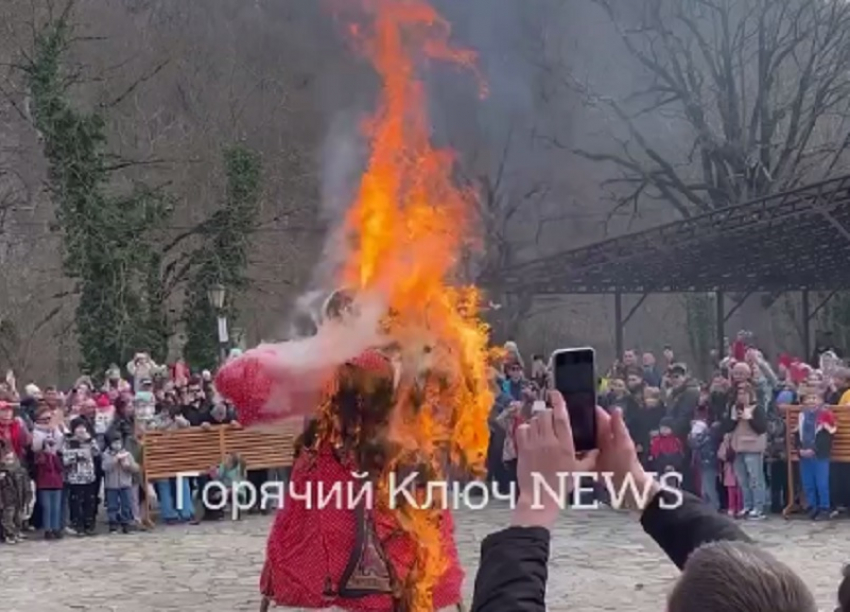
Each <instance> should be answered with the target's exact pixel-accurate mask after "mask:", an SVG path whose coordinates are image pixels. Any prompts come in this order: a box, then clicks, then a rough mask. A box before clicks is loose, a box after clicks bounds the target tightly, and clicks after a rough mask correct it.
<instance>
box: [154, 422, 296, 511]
mask: <svg viewBox="0 0 850 612" xmlns="http://www.w3.org/2000/svg"><path fill="white" fill-rule="evenodd" d="M301 430H302V423H301V422H300V421H299V422H297V423H293V424H292V425H289V424H287V425H282V426H281V427H280V430H279V431H274V432H262V431H254V430H250V429H242V428H240V427H234V426H231V425H218V426H214V427H210V428H206V429H205V428H201V427H189V428H186V429H177V430H174V431H151V432H146V433H145V434H144V435H143V436H142V439H141V442H142V467H143V471H142V474H143V486H144V488H145V493H147V492H148V491H149V490H150V483H151V482H152V481H155V480H162V479H165V478H175V477H176V476H177V475H178V474H181V473H185V472H200V473H201V474H203V473H206V472H208V471H209V470H210V469H211V468H213V467H215V466H218V465H219V464H220V463H221V462H222V461H223V460H224V458H225V456H226V455H228V454H230V453H237V454H239V455H240V456H241V457H242V459H243V460H244V461H245V465H246V467H247V469H249V470H263V469H272V468H285V467H291V466H292V462H293V458H294V457H293V455H294V445H295V439H296V437H297V436H298V435H299V434H300V433H301ZM146 497H147V503H146V504H145V506H144V508H143V513H144V520H145V522H146V523H148V524H150V523H151V521H150V517H151V505H150V496H146Z"/></svg>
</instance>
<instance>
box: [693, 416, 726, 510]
mask: <svg viewBox="0 0 850 612" xmlns="http://www.w3.org/2000/svg"><path fill="white" fill-rule="evenodd" d="M719 436H720V423H713V424H711V425H709V424H708V405H707V404H706V405H704V406H701V407H700V408H699V409H697V412H696V414H695V418H694V420H693V421H692V422H691V433H690V434H689V435H688V446H690V448H691V450H692V451H693V458H694V467H695V468H696V471H697V478H698V479H697V482H699V483H700V495H701V497H702V499H703V500H704V501H705V502H706V503H708V504H709V505H710V506H711V507H712V508H714V509H715V510H720V497H719V495H718V493H717V476H718V473H717V464H718V461H717V451H718V450H719V447H720V444H719V442H720V440H719Z"/></svg>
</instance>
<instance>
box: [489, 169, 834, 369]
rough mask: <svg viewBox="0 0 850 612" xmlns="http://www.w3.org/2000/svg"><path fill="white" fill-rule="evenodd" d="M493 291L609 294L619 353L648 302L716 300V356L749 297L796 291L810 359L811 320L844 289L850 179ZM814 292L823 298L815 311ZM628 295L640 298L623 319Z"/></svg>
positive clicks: (612, 244) (686, 225)
mask: <svg viewBox="0 0 850 612" xmlns="http://www.w3.org/2000/svg"><path fill="white" fill-rule="evenodd" d="M499 285H500V286H502V287H504V288H505V290H506V291H507V292H509V293H533V294H536V295H554V294H613V295H614V299H615V317H616V325H617V330H616V345H617V353H618V354H622V352H623V347H624V330H625V325H626V324H627V323H628V322H629V320H630V319H631V318H632V316H634V314H635V312H636V311H637V310H638V308H640V306H641V305H642V304H643V301H644V300H645V299H646V297H647V296H648V295H649V294H652V293H697V292H698V293H714V294H716V296H717V300H716V303H717V316H716V320H717V323H718V325H717V343H718V347H719V349H720V350H722V348H723V339H724V336H725V323H726V322H727V321H728V320H729V318H730V317H731V316H732V314H734V312H736V311H737V310H738V308H740V307H741V305H742V304H743V302H744V300H745V299H746V298H747V297H749V296H750V295H752V294H753V293H756V292H770V293H772V294H780V293H783V292H788V291H800V292H801V293H802V311H803V312H802V316H803V318H804V320H805V325H804V330H805V334H804V336H805V337H804V343H805V345H806V352H807V353H808V352H809V351H810V350H811V348H812V346H811V321H812V319H813V318H814V317H815V316H816V315H817V313H818V312H819V311H820V310H821V309H822V308H823V306H824V305H826V303H827V302H828V301H829V300H830V299H831V298H832V297H833V296H834V295H835V294H836V293H837V292H838V291H842V290H850V175H846V176H842V177H839V178H835V179H831V180H827V181H823V182H820V183H814V184H811V185H807V186H805V187H801V188H799V189H795V190H793V191H788V192H783V193H778V194H775V195H770V196H767V197H763V198H759V199H757V200H753V201H750V202H746V203H743V204H738V205H735V206H730V207H728V208H723V209H718V210H714V211H711V212H709V213H705V214H702V215H699V216H696V217H691V218H689V219H685V220H683V221H677V222H674V223H668V224H665V225H661V226H658V227H655V228H653V229H649V230H646V231H640V232H634V233H630V234H625V235H623V236H619V237H617V238H612V239H608V240H603V241H601V242H597V243H595V244H591V245H589V246H586V247H582V248H578V249H574V250H570V251H566V252H563V253H559V254H557V255H552V256H549V257H545V258H542V259H539V260H535V261H532V262H529V263H526V264H522V265H519V266H516V267H514V268H512V269H510V270H507V271H504V272H503V273H502V275H501V278H500V279H499ZM812 291H816V292H825V293H827V297H826V299H824V300H822V301H821V302H820V303H819V304H816V305H815V307H814V309H812V304H811V303H810V292H812ZM628 294H633V295H638V296H640V297H639V299H638V301H637V303H636V304H634V306H633V307H632V308H631V310H630V311H629V312H628V313H627V314H626V315H625V316H624V315H623V296H624V295H628ZM733 294H737V298H738V299H737V300H735V301H734V303H733V305H732V307H731V309H729V310H727V308H726V297H727V296H729V295H733Z"/></svg>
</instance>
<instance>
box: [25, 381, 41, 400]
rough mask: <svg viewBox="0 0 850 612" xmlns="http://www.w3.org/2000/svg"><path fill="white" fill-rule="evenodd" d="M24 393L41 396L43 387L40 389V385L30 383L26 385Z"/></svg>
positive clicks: (30, 395)
mask: <svg viewBox="0 0 850 612" xmlns="http://www.w3.org/2000/svg"><path fill="white" fill-rule="evenodd" d="M24 394H26V395H28V396H29V397H41V389H39V388H38V386H36V385H34V384H33V383H30V384H28V385H27V386H26V387H24Z"/></svg>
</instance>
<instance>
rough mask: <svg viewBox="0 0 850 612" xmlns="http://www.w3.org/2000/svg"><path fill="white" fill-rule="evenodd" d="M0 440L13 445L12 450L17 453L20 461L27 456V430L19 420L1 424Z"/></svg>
mask: <svg viewBox="0 0 850 612" xmlns="http://www.w3.org/2000/svg"><path fill="white" fill-rule="evenodd" d="M0 440H4V441H5V442H7V443H9V444H11V445H12V449H13V450H14V451H15V454H16V455H17V456H18V459H23V458H24V456H25V455H26V450H27V430H26V428H25V427H24V426H23V425H22V424H21V421H20V420H19V419H14V420H12V421H10V422H9V423H5V424H0Z"/></svg>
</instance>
